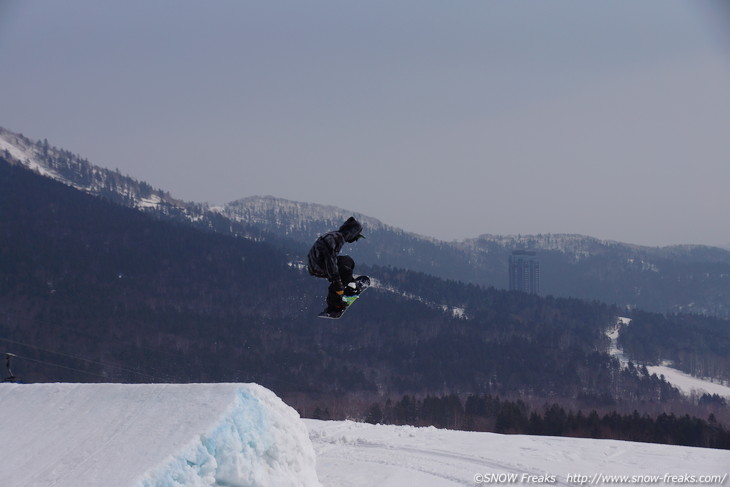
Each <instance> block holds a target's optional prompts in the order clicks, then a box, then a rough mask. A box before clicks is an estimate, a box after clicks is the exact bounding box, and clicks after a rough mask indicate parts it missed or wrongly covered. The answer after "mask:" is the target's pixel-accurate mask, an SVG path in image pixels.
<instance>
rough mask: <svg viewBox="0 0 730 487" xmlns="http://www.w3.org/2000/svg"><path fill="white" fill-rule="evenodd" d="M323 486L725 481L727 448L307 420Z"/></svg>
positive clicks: (729, 463)
mask: <svg viewBox="0 0 730 487" xmlns="http://www.w3.org/2000/svg"><path fill="white" fill-rule="evenodd" d="M304 422H305V424H306V425H307V428H309V432H310V438H311V439H312V443H313V444H314V448H315V451H316V452H317V473H318V475H319V480H320V482H322V485H324V486H325V487H340V486H348V487H376V486H377V487H402V486H411V485H414V486H419V487H452V486H454V487H456V486H464V485H468V486H475V485H488V484H495V485H496V484H499V485H507V484H516V485H540V484H550V485H581V484H589V485H608V484H621V485H695V484H702V485H728V483H729V482H728V472H729V471H730V452H728V451H724V450H709V449H703V448H690V447H676V446H667V445H653V444H647V443H632V442H626V441H614V440H591V439H574V438H555V437H533V436H523V435H498V434H494V433H474V432H465V431H449V430H439V429H435V428H414V427H409V426H385V425H369V424H363V423H354V422H349V421H316V420H304Z"/></svg>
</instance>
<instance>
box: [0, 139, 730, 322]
mask: <svg viewBox="0 0 730 487" xmlns="http://www.w3.org/2000/svg"><path fill="white" fill-rule="evenodd" d="M0 155H3V156H4V157H5V159H6V160H7V161H9V162H11V163H13V164H20V165H23V166H25V167H28V168H30V169H32V170H34V171H36V172H38V173H40V174H43V175H47V176H49V177H53V178H54V179H56V180H58V181H61V182H63V183H64V184H68V185H70V186H72V187H74V188H77V189H80V190H82V191H85V192H87V193H90V194H93V195H97V196H102V197H104V198H106V199H108V200H110V201H113V202H115V203H118V204H122V205H125V206H128V207H131V208H136V209H139V210H141V211H144V212H146V213H148V214H151V215H155V216H156V217H158V218H165V219H172V220H174V221H177V222H183V223H186V224H189V225H192V226H195V227H196V228H201V229H207V230H211V231H216V232H219V233H222V234H225V235H243V236H247V237H251V238H256V239H258V240H269V241H271V242H272V243H273V244H275V245H277V246H279V247H281V248H282V249H283V250H285V251H286V252H287V253H288V254H289V255H290V258H291V259H292V260H297V259H299V258H301V254H302V253H303V252H304V251H306V248H307V246H308V245H311V242H312V240H313V238H314V237H315V236H316V235H318V234H320V233H323V232H325V231H328V230H330V229H332V228H336V227H337V226H338V225H339V224H341V222H342V221H343V220H344V219H346V218H347V217H349V216H350V215H352V214H354V215H355V216H356V217H358V218H359V219H360V220H362V221H363V223H364V225H365V227H366V229H367V231H368V232H369V233H370V235H371V236H372V238H370V239H369V240H368V241H366V242H363V243H362V245H358V246H356V247H355V248H353V249H352V254H353V256H354V257H355V258H356V260H357V261H358V262H362V263H367V264H370V265H379V266H392V267H397V268H401V269H409V270H414V271H417V272H423V273H426V274H430V275H434V276H438V277H441V278H443V279H450V280H458V281H462V282H467V283H474V284H478V285H481V286H486V287H490V286H493V287H496V288H500V289H504V288H506V287H507V286H508V277H507V261H508V257H509V255H510V253H511V252H512V251H514V250H523V249H530V250H534V251H537V252H538V254H539V261H540V267H541V291H542V294H543V295H554V296H562V297H575V298H581V299H590V300H598V301H602V302H605V303H612V304H616V305H618V306H621V307H628V308H638V309H643V310H646V311H653V312H659V313H666V312H669V313H691V314H702V315H710V316H716V317H719V318H723V319H727V318H730V304H728V303H730V251H728V250H726V249H719V248H713V247H705V246H698V245H685V246H673V247H664V248H653V247H641V246H637V245H630V244H625V243H620V242H611V241H602V240H598V239H595V238H592V237H588V236H583V235H563V234H545V235H520V236H498V235H489V234H483V235H481V236H479V237H475V238H472V239H468V240H465V241H462V242H443V241H439V240H436V239H432V238H428V237H424V236H420V235H416V234H412V233H408V232H404V231H402V230H400V229H397V228H394V227H392V226H389V225H387V224H384V223H383V222H381V221H380V220H378V219H376V218H372V217H370V216H367V215H362V214H358V213H356V212H354V213H353V212H351V211H349V210H346V209H342V208H336V207H332V206H322V205H316V204H311V203H302V202H294V201H288V200H284V199H281V198H274V197H271V196H267V197H253V196H252V197H247V198H243V199H241V200H238V201H234V202H230V203H228V204H226V205H224V206H223V207H215V208H213V207H209V206H208V205H206V204H202V203H191V202H183V201H180V200H177V199H175V198H173V197H171V196H170V195H169V194H168V193H166V192H165V191H162V190H159V189H153V188H152V187H151V186H150V185H148V184H146V183H144V182H140V181H137V180H135V179H133V178H131V177H129V176H122V175H121V174H119V173H118V172H117V171H110V170H107V169H103V168H101V167H98V166H95V165H93V164H91V163H89V162H88V161H86V160H85V159H83V158H81V157H80V156H77V155H74V154H73V153H71V152H69V151H66V150H62V149H57V148H55V147H52V146H50V145H49V144H48V142H47V141H42V142H34V141H32V140H30V139H28V138H26V137H24V136H22V135H20V134H15V133H13V132H10V131H8V130H5V129H2V128H0ZM648 224H650V222H648ZM484 230H486V229H480V228H475V229H474V232H475V234H480V233H482V232H483V231H484Z"/></svg>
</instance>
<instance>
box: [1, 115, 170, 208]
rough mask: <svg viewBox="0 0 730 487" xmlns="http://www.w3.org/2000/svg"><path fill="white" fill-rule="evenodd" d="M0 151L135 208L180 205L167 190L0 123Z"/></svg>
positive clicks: (34, 169) (29, 166) (10, 158)
mask: <svg viewBox="0 0 730 487" xmlns="http://www.w3.org/2000/svg"><path fill="white" fill-rule="evenodd" d="M0 155H2V156H4V157H5V158H6V159H7V160H8V161H10V162H11V163H16V164H21V165H23V166H25V167H27V168H28V169H31V170H33V171H35V172H37V173H39V174H41V175H43V176H47V177H50V178H53V179H55V180H57V181H60V182H62V183H64V184H66V185H68V186H71V187H73V188H76V189H78V190H81V191H84V192H87V193H89V194H94V195H97V196H104V197H106V198H108V199H111V200H113V201H115V202H117V203H121V204H123V205H125V206H130V207H133V208H138V209H150V208H153V209H162V208H163V207H165V206H177V205H180V203H181V202H180V201H178V200H175V199H173V198H172V197H171V196H170V195H169V194H168V193H166V192H164V191H162V190H160V189H153V188H152V187H151V186H150V185H149V184H147V183H144V182H141V181H137V180H136V179H133V178H131V177H129V176H122V175H121V174H120V173H119V172H117V171H111V170H109V169H104V168H101V167H99V166H95V165H93V164H91V163H90V162H89V161H87V160H86V159H83V158H82V157H81V156H78V155H76V154H73V153H71V152H69V151H66V150H63V149H58V148H56V147H53V146H50V145H49V144H48V141H42V142H36V141H32V140H30V139H28V138H27V137H25V136H23V135H21V134H16V133H13V132H10V131H9V130H6V129H4V128H2V127H0Z"/></svg>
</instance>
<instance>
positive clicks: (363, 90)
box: [0, 0, 730, 245]
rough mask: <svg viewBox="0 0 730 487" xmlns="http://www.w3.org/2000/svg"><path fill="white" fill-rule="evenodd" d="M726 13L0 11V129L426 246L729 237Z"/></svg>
mask: <svg viewBox="0 0 730 487" xmlns="http://www.w3.org/2000/svg"><path fill="white" fill-rule="evenodd" d="M729 3H730V2H728V1H727V0H685V1H676V0H643V1H636V0H612V1H603V2H599V1H590V2H589V1H585V0H574V1H567V0H553V1H542V0H534V1H515V0H510V1H496V0H470V1H467V0H456V1H443V0H439V1H429V0H413V1H401V0H382V1H378V0H375V1H373V0H367V1H364V0H363V1H359V2H356V1H342V0H332V1H320V0H313V1H301V0H297V1H294V0H292V1H277V0H265V1H264V0H261V1H253V0H251V1H243V0H240V1H239V0H236V1H221V0H218V1H214V2H203V1H199V2H192V1H182V0H180V1H178V0H174V1H173V0H170V1H155V0H144V1H143V0H125V1H103V0H65V1H57V0H17V1H13V0H10V1H8V0H0V126H3V127H5V128H7V129H9V130H13V131H16V132H22V133H23V134H25V135H26V136H28V137H31V138H33V139H44V138H45V139H48V141H49V142H50V143H51V144H52V145H56V146H59V147H62V148H65V149H68V150H70V151H72V152H75V153H78V154H79V155H81V156H83V157H86V158H87V159H89V160H90V161H91V162H92V163H94V164H97V165H100V166H103V167H108V168H112V169H114V168H118V169H119V170H120V171H121V172H122V173H124V174H129V175H130V176H133V177H135V178H138V179H142V180H145V181H147V182H149V183H150V184H152V185H153V186H155V187H159V188H162V189H165V190H168V191H170V192H171V193H172V194H173V196H177V197H179V198H182V199H185V200H191V201H207V202H210V203H212V204H221V203H224V202H227V201H232V200H235V199H238V198H241V197H245V196H251V195H269V194H270V195H274V196H279V197H282V198H287V199H292V200H298V201H306V202H312V203H322V204H330V205H336V206H340V207H343V208H346V209H350V210H353V211H357V212H361V213H364V214H367V215H369V216H373V217H376V218H379V219H380V220H382V221H383V222H384V223H387V224H390V225H394V226H397V227H400V228H403V229H405V230H408V231H413V232H417V233H420V234H423V235H430V236H434V237H437V238H441V239H444V240H453V239H463V238H468V237H475V236H477V235H480V234H483V233H494V234H517V233H521V234H532V233H581V234H586V235H591V236H595V237H598V238H603V239H611V240H619V241H623V242H628V243H637V244H644V245H670V244H680V243H698V244H710V245H727V244H730V216H729V215H730V188H729V186H730V8H727V5H728V4H729Z"/></svg>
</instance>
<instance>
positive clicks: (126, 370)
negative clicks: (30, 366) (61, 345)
mask: <svg viewBox="0 0 730 487" xmlns="http://www.w3.org/2000/svg"><path fill="white" fill-rule="evenodd" d="M0 341H4V342H8V343H12V344H14V345H20V346H23V347H28V348H32V349H33V350H38V351H40V352H45V353H52V354H56V355H60V356H62V357H67V358H71V359H74V360H79V361H82V362H87V363H90V364H94V365H98V366H101V367H104V368H112V369H117V370H120V371H123V372H127V373H131V374H136V375H139V376H142V377H147V378H148V379H153V380H158V381H162V379H161V378H159V377H156V376H154V375H151V374H146V373H144V372H139V371H137V370H133V369H128V368H126V367H122V366H120V365H112V364H108V363H104V362H99V361H97V360H91V359H87V358H83V357H78V356H76V355H71V354H69V353H63V352H56V351H53V350H48V349H45V348H41V347H36V346H34V345H29V344H27V343H23V342H19V341H16V340H11V339H9V338H3V337H0ZM16 357H18V358H22V359H24V360H30V361H35V362H39V363H46V364H50V365H55V364H51V363H49V362H41V361H39V360H36V359H31V358H29V357H21V356H19V355H16ZM55 366H56V367H61V368H66V369H70V370H77V371H79V372H84V373H87V374H91V375H98V376H99V377H105V376H102V375H99V374H92V373H91V372H85V371H83V370H80V369H73V368H71V367H66V366H62V365H55Z"/></svg>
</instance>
